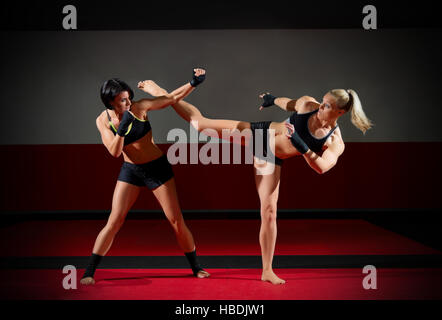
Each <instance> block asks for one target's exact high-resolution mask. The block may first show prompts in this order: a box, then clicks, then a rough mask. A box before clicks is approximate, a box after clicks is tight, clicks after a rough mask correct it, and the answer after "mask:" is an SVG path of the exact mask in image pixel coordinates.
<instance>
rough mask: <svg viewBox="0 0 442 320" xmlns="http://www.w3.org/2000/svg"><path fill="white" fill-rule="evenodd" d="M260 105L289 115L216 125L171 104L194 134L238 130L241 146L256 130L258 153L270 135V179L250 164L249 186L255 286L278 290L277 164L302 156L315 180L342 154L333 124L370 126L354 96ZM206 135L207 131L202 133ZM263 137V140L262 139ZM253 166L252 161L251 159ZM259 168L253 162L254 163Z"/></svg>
mask: <svg viewBox="0 0 442 320" xmlns="http://www.w3.org/2000/svg"><path fill="white" fill-rule="evenodd" d="M144 91H146V92H148V93H149V94H151V95H153V96H161V95H165V94H167V91H166V90H164V89H162V88H161V87H159V86H158V85H157V84H156V83H155V82H153V81H151V82H149V85H148V86H146V87H145V88H144ZM260 98H262V99H263V104H262V106H261V107H260V110H261V109H263V108H266V107H270V106H272V105H277V106H278V107H280V108H282V109H283V110H286V111H289V112H293V113H292V115H291V116H290V117H289V118H288V119H287V120H286V121H282V122H271V121H264V122H252V123H250V122H246V121H235V120H218V119H216V120H215V119H209V118H206V117H204V116H203V115H202V114H201V112H200V111H199V110H198V109H197V108H196V107H195V106H193V105H191V104H190V103H188V102H185V101H183V100H181V101H179V102H177V103H175V104H174V105H173V108H174V109H175V111H176V112H177V113H178V114H179V115H180V116H181V117H182V118H183V119H184V120H186V121H188V122H190V123H192V125H194V127H195V128H196V129H197V130H198V131H202V130H205V129H212V130H215V131H216V133H217V134H218V137H222V133H223V132H222V131H223V130H226V129H227V130H239V132H245V131H247V132H249V134H248V135H245V136H246V139H245V141H244V142H243V144H249V142H250V141H249V140H250V138H253V139H257V138H261V136H260V137H258V132H257V131H258V130H257V129H263V130H264V134H263V135H262V137H263V140H264V141H263V143H264V144H265V147H264V149H267V144H268V137H269V136H270V134H266V132H267V131H268V130H267V129H273V130H274V134H275V136H274V141H275V147H274V150H272V151H273V152H274V156H275V158H274V159H275V161H274V163H275V164H276V165H275V166H274V170H272V173H270V174H258V171H259V165H258V164H257V161H255V165H254V167H255V170H254V171H255V182H256V189H257V191H258V195H259V198H260V208H261V209H260V211H261V229H260V233H259V242H260V245H261V254H262V264H263V271H262V276H261V280H263V281H269V282H271V283H273V284H283V283H285V280H283V279H281V278H279V277H278V276H277V275H276V274H275V273H274V272H273V269H272V261H273V254H274V251H275V243H276V235H277V226H276V212H277V202H278V194H279V182H280V177H281V165H282V162H283V159H286V158H290V157H293V156H303V157H304V159H305V161H306V162H307V163H308V165H309V166H310V167H311V168H312V169H313V170H315V171H316V172H317V173H319V174H323V173H325V172H327V171H328V170H330V169H331V168H333V167H334V166H335V165H336V163H337V161H338V158H339V156H340V155H341V154H342V153H343V152H344V141H343V140H342V136H341V131H340V129H339V126H338V119H339V118H340V117H341V116H342V115H344V114H345V113H347V112H350V114H351V121H352V123H353V124H354V125H355V126H356V127H357V128H358V129H359V130H361V131H362V132H363V133H364V134H365V132H366V131H367V130H368V129H370V128H371V126H372V123H371V121H370V120H369V119H368V118H367V116H366V115H365V113H364V111H363V109H362V105H361V102H360V100H359V98H358V95H357V94H356V92H355V91H354V90H350V89H349V90H344V89H334V90H330V91H329V92H327V93H326V94H325V95H324V97H323V98H322V102H318V101H316V99H315V98H313V97H310V96H303V97H300V98H299V99H290V98H284V97H274V96H272V95H270V94H269V93H265V94H261V95H260ZM206 132H207V130H206ZM266 135H267V138H266ZM255 160H256V159H255ZM258 162H259V161H258Z"/></svg>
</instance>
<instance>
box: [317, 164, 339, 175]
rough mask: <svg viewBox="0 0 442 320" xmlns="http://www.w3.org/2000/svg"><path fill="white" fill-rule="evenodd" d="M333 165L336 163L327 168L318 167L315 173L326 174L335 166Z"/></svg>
mask: <svg viewBox="0 0 442 320" xmlns="http://www.w3.org/2000/svg"><path fill="white" fill-rule="evenodd" d="M335 164H336V163H333V164H331V165H329V166H327V167H318V168H317V169H316V172H317V173H318V174H324V173H326V172H328V171H329V170H330V169H331V168H333V167H334V166H335Z"/></svg>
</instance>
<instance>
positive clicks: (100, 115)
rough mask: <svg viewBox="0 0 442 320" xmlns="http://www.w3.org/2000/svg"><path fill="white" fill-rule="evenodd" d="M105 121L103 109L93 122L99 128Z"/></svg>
mask: <svg viewBox="0 0 442 320" xmlns="http://www.w3.org/2000/svg"><path fill="white" fill-rule="evenodd" d="M107 122H108V121H107V114H106V110H104V111H103V112H101V113H100V114H99V115H98V117H97V119H95V123H96V124H97V127H98V129H100V128H102V127H103V126H104V127H105V126H106V123H107Z"/></svg>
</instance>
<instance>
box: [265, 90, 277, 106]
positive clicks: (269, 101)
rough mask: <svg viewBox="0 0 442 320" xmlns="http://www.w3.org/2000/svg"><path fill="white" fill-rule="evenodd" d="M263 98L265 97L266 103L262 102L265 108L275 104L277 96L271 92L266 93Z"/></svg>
mask: <svg viewBox="0 0 442 320" xmlns="http://www.w3.org/2000/svg"><path fill="white" fill-rule="evenodd" d="M262 98H263V99H264V103H263V104H262V106H263V107H264V108H268V107H271V106H273V105H274V104H275V99H276V97H274V96H272V95H271V94H269V93H266V94H265V95H264V96H263V97H262Z"/></svg>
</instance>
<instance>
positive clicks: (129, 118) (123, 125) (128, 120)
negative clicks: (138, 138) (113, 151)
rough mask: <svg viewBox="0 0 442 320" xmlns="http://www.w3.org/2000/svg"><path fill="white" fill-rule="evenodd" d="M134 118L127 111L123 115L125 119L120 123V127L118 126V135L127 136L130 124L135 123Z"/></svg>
mask: <svg viewBox="0 0 442 320" xmlns="http://www.w3.org/2000/svg"><path fill="white" fill-rule="evenodd" d="M134 119H135V118H134V116H133V115H132V114H131V113H130V112H129V111H125V112H124V113H123V118H122V119H121V121H120V125H119V126H118V130H117V134H118V135H119V136H120V137H124V136H125V135H126V132H127V130H128V129H129V126H130V124H131V123H132V122H133V121H134Z"/></svg>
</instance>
